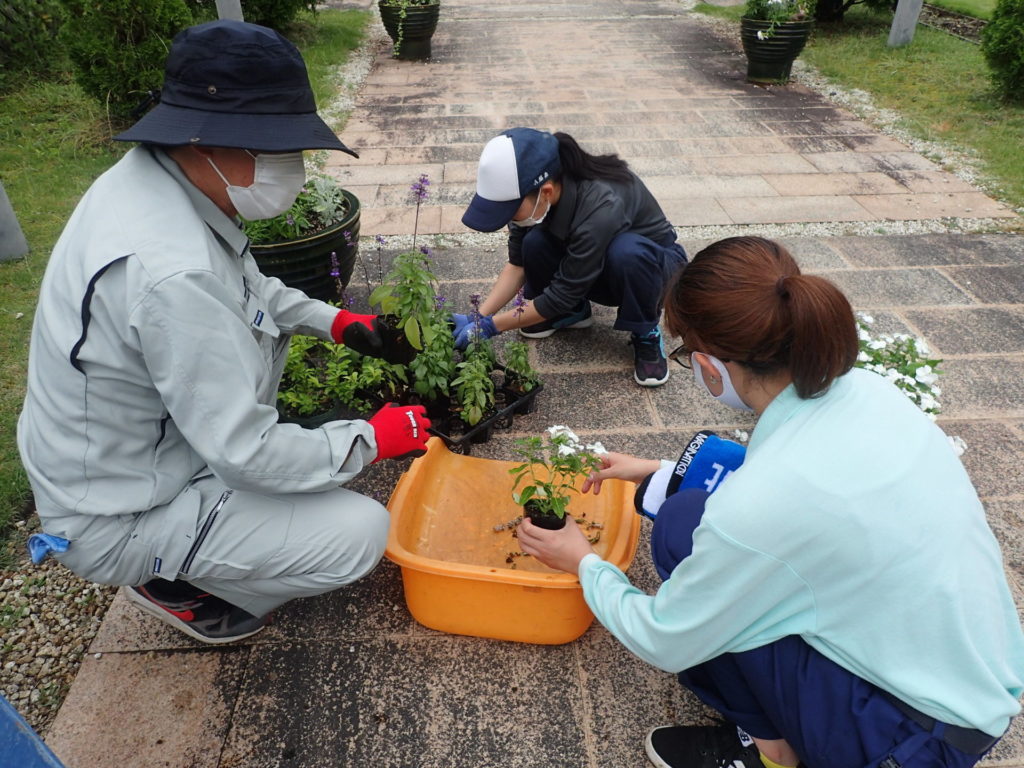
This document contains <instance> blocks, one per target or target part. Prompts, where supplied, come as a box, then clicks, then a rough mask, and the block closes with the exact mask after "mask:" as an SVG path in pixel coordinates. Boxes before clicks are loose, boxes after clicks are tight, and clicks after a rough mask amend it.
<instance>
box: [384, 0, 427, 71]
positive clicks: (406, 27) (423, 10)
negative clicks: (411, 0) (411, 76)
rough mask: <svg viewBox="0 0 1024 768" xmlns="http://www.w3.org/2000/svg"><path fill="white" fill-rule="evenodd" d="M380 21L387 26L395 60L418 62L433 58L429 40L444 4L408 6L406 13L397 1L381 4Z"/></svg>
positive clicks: (392, 0) (385, 0) (387, 0)
mask: <svg viewBox="0 0 1024 768" xmlns="http://www.w3.org/2000/svg"><path fill="white" fill-rule="evenodd" d="M377 7H378V8H380V20H381V21H382V22H384V29H386V30H387V33H388V35H389V36H390V37H391V40H392V42H393V43H394V44H395V51H394V52H395V58H397V59H404V60H417V59H429V58H430V38H431V37H433V35H434V30H435V29H437V19H438V16H439V15H440V13H441V3H440V2H436V3H434V4H433V5H407V6H406V7H405V9H404V16H403V9H402V7H401V5H399V4H398V2H395V0H391V2H389V0H378V3H377Z"/></svg>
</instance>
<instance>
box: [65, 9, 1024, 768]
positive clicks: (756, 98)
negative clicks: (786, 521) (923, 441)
mask: <svg viewBox="0 0 1024 768" xmlns="http://www.w3.org/2000/svg"><path fill="white" fill-rule="evenodd" d="M434 53H435V59H434V60H433V61H431V62H430V63H428V64H423V63H410V62H397V61H393V60H391V59H389V58H388V56H387V50H386V48H385V47H384V46H382V47H381V50H380V53H379V55H378V57H377V59H376V62H375V65H374V68H373V70H372V71H371V73H370V75H369V77H368V79H367V81H366V82H365V84H364V85H363V88H362V90H361V92H360V95H359V97H358V100H357V105H356V108H355V111H354V113H353V115H352V117H351V119H350V120H349V122H348V124H347V126H346V128H345V130H344V132H343V134H342V136H343V138H344V140H345V141H346V143H348V144H350V145H351V146H353V147H354V148H356V149H358V150H360V152H361V154H362V158H361V160H359V161H357V162H349V159H348V158H347V157H346V158H342V157H338V158H337V162H338V163H339V165H338V166H337V167H335V168H334V169H333V170H334V172H335V173H336V174H338V175H339V176H340V177H341V178H343V179H344V180H345V183H346V185H347V186H348V187H350V188H351V189H353V190H354V191H356V193H357V194H358V196H359V197H360V199H361V200H362V203H363V206H364V210H363V218H362V233H363V235H364V236H366V235H373V234H376V233H381V234H409V233H411V231H412V222H413V209H412V207H411V206H410V204H409V202H408V186H409V184H411V183H412V182H413V181H414V180H415V179H416V178H417V177H418V176H419V175H420V174H421V173H427V174H428V175H429V176H430V178H431V180H432V182H433V185H434V186H433V187H432V190H433V194H432V198H431V200H430V202H429V203H428V205H427V206H426V207H425V208H424V209H423V210H422V211H421V212H420V222H419V231H420V233H421V234H438V235H440V234H443V233H459V232H463V231H464V230H463V228H462V227H461V225H460V224H459V217H460V215H461V213H462V210H463V207H464V205H465V204H466V202H468V200H469V197H470V196H471V194H472V190H473V177H474V168H475V161H476V159H477V157H478V155H479V152H480V149H481V147H482V146H483V144H484V143H485V142H486V141H487V139H489V138H490V137H491V136H493V135H494V134H495V133H496V132H497V131H499V130H501V129H502V128H505V127H510V126H514V125H531V126H536V127H542V128H548V129H556V130H565V131H567V132H569V133H572V134H573V135H575V136H576V137H577V138H578V139H579V140H580V141H581V142H582V143H583V144H584V146H585V147H586V148H587V149H589V150H591V151H596V152H603V151H614V152H619V153H621V154H622V156H623V157H625V158H626V159H627V160H629V161H630V162H631V164H632V165H633V167H634V168H635V169H636V170H637V171H638V172H639V173H640V174H641V175H642V176H643V177H644V178H645V179H647V181H648V182H649V185H650V187H651V188H652V190H654V192H655V194H656V195H657V196H658V198H659V200H661V201H662V202H663V204H664V207H665V209H666V212H667V213H668V215H669V217H670V219H671V220H672V221H673V222H674V223H675V224H676V225H678V226H680V227H681V230H680V231H681V236H682V239H683V242H684V244H685V245H686V247H687V249H688V250H691V251H693V250H695V249H696V248H698V247H699V246H700V245H701V242H699V241H698V239H697V238H696V237H695V236H694V235H693V233H692V230H688V229H687V227H690V226H698V225H700V226H703V225H708V224H719V225H723V226H725V227H726V228H727V229H728V228H729V227H736V228H739V227H740V226H742V225H749V224H762V223H782V222H837V221H842V222H878V226H879V227H881V228H883V230H884V227H886V226H888V225H889V223H890V222H892V221H894V220H930V219H938V218H944V217H961V218H967V219H969V218H972V217H974V218H989V217H999V218H1007V219H1009V217H1011V216H1012V214H1011V212H1010V211H1008V210H1007V209H1006V208H1005V207H1003V206H1001V205H999V204H997V203H996V202H994V201H992V200H990V199H989V198H987V197H985V196H984V195H983V194H981V193H979V192H977V191H975V190H973V189H972V188H971V187H970V186H969V185H967V184H965V183H963V182H961V181H960V180H958V179H957V178H956V177H954V176H952V175H950V174H948V173H945V172H943V171H942V170H941V169H939V168H938V167H936V166H935V165H934V164H932V163H931V162H929V161H928V160H926V159H924V158H923V157H921V156H920V155H918V154H915V153H914V152H911V151H909V150H908V148H907V147H905V146H903V145H901V144H899V143H898V142H896V141H893V140H892V139H889V138H887V137H885V136H882V135H879V134H878V133H877V132H875V131H873V130H872V129H871V128H870V127H869V126H868V125H866V124H864V123H862V122H860V121H858V120H856V119H855V118H854V117H853V116H852V115H850V114H848V113H846V112H844V111H843V110H841V109H837V108H836V107H834V106H832V105H830V104H829V103H828V102H826V101H824V100H823V99H821V98H820V97H818V96H816V95H814V94H812V93H809V92H807V91H804V90H802V89H800V88H798V87H795V86H794V87H789V88H773V89H769V90H766V89H759V88H754V87H752V86H749V85H747V84H746V83H745V82H744V81H743V66H744V65H743V58H742V55H740V54H738V53H737V52H736V50H735V47H734V46H733V44H732V43H731V42H728V41H723V40H720V39H718V38H716V37H715V36H714V35H712V34H710V33H709V32H708V30H707V29H706V28H705V27H703V26H701V25H700V24H699V23H698V22H697V21H695V19H694V18H693V17H692V16H690V15H688V14H687V13H686V12H685V11H683V10H682V9H681V6H680V5H678V4H677V3H675V2H671V1H670V0H561V1H560V0H547V1H546V2H543V3H541V2H515V3H506V4H494V3H488V2H482V0H443V8H442V19H441V24H440V26H439V29H438V32H437V35H436V36H435V38H434ZM433 242H434V243H435V245H438V246H439V247H438V249H437V269H438V271H439V273H440V274H441V275H442V276H443V279H444V283H445V284H444V290H445V292H446V294H447V295H448V296H449V297H450V298H451V299H452V300H453V301H456V302H460V303H465V298H466V297H467V296H468V295H469V294H470V293H473V292H477V291H480V290H482V289H484V288H485V287H486V286H487V284H488V281H489V279H491V278H492V277H493V275H494V274H495V273H496V272H497V270H498V268H499V267H500V265H501V263H502V262H503V260H504V254H503V253H502V248H501V247H500V240H499V239H495V240H494V241H493V242H490V243H489V244H485V245H480V244H479V241H473V240H472V239H465V240H463V241H460V240H459V238H455V237H451V238H447V239H445V238H436V239H434V240H433ZM460 242H461V243H462V244H460ZM445 243H447V244H448V247H444V246H445ZM466 243H474V244H469V245H467V244H466ZM787 244H788V245H789V246H790V247H791V249H792V250H793V252H794V254H795V255H796V256H797V258H798V260H799V261H800V262H801V264H802V265H803V266H804V267H805V268H806V269H807V270H809V271H813V272H817V273H820V274H823V275H826V276H828V277H829V278H830V279H832V280H834V281H835V282H836V283H837V284H839V285H840V287H841V288H843V290H844V291H846V292H847V295H848V296H849V297H850V298H851V300H852V302H853V303H854V305H855V307H856V308H857V309H861V310H867V311H870V312H871V313H872V314H873V315H875V316H876V318H877V320H878V324H879V325H880V326H881V327H882V328H885V329H891V330H904V331H908V332H911V333H914V334H917V335H920V336H923V337H924V338H925V339H926V340H927V341H928V342H929V344H930V345H931V347H932V348H933V349H934V350H936V352H937V353H938V355H940V356H941V357H943V358H944V359H945V363H944V365H943V369H944V370H945V376H944V377H943V379H942V380H941V382H940V383H941V385H942V388H943V395H942V402H943V404H944V414H943V416H942V418H941V420H940V423H941V424H942V426H943V428H944V429H945V430H946V431H947V432H948V433H949V434H953V435H960V436H961V437H963V438H964V439H965V440H966V442H967V443H968V445H969V450H968V452H967V453H966V454H965V455H964V457H963V458H964V463H965V464H966V466H967V468H968V470H969V471H970V473H971V476H972V478H973V480H974V482H975V484H976V485H977V487H978V489H979V491H980V493H981V495H982V497H983V499H984V501H985V504H986V508H987V510H988V512H989V514H990V518H991V521H992V525H993V528H994V529H995V531H996V533H997V535H998V536H999V538H1000V541H1001V542H1002V544H1003V547H1004V551H1005V555H1006V560H1007V564H1008V568H1009V571H1010V579H1011V583H1012V585H1013V587H1014V590H1015V593H1016V595H1017V596H1018V603H1019V604H1020V605H1022V606H1024V591H1022V589H1024V536H1022V533H1021V526H1022V524H1024V520H1022V515H1024V495H1022V492H1021V486H1020V471H1019V466H1020V462H1021V459H1022V457H1024V384H1022V383H1021V382H1022V381H1024V289H1022V287H1021V286H1024V239H1022V238H1021V237H1020V236H1019V235H1007V234H988V235H963V234H941V235H914V236H884V235H879V236H856V237H853V236H851V237H817V238H816V237H800V236H797V237H792V238H788V239H787ZM611 321H612V316H611V314H610V313H609V312H608V311H599V312H598V322H597V323H596V324H595V326H594V327H592V328H590V329H588V330H586V331H577V332H572V333H565V334H562V335H556V336H554V337H552V338H550V339H547V340H543V341H540V342H536V343H533V344H532V346H531V353H532V354H533V355H534V360H535V363H536V364H537V366H538V367H539V368H540V370H541V371H542V372H543V375H544V381H545V389H544V391H543V392H542V393H541V396H540V398H539V409H538V411H537V412H536V413H534V414H532V415H530V416H526V417H522V418H517V420H516V422H515V425H514V428H513V432H511V433H503V434H501V435H500V436H499V437H497V438H496V439H494V440H492V441H491V442H490V443H488V444H487V445H485V446H482V447H481V449H480V450H478V451H475V453H477V454H479V455H484V456H492V457H498V458H507V457H508V456H509V446H510V443H511V440H512V439H513V438H514V437H516V436H517V435H523V434H535V433H538V432H540V431H541V430H542V429H544V428H545V427H546V426H548V425H550V424H554V423H561V424H569V425H571V426H573V427H575V428H577V429H578V430H579V431H580V432H581V433H582V434H585V435H586V436H587V437H590V438H596V439H600V440H602V441H604V443H605V445H606V446H608V447H609V448H611V449H613V450H622V451H626V452H635V453H640V454H643V455H648V456H665V457H669V456H673V455H675V454H676V452H678V449H679V445H680V444H681V442H682V441H683V440H685V439H686V438H687V437H688V436H689V435H691V434H692V433H693V432H694V431H696V430H697V429H700V428H703V427H711V428H713V429H716V430H718V431H719V432H720V433H728V432H731V431H732V430H733V429H736V428H741V427H742V428H749V426H750V423H751V422H749V421H747V420H744V419H743V418H742V417H740V416H738V415H737V412H735V411H730V410H729V409H727V408H724V407H722V406H718V405H717V404H715V403H714V402H713V401H711V400H710V399H709V398H707V397H706V396H705V395H702V394H701V393H700V392H698V391H697V390H696V388H695V386H694V385H693V383H692V381H691V380H689V379H688V378H687V377H686V376H683V375H676V376H674V377H673V378H672V379H671V380H670V381H669V383H668V384H667V385H666V386H664V387H662V388H660V389H657V390H653V391H648V390H640V389H639V388H637V387H636V386H635V385H634V384H633V383H632V380H631V376H630V366H631V356H630V350H629V348H628V347H627V346H626V345H625V343H624V341H625V339H624V338H623V336H622V334H619V333H617V332H615V331H613V330H612V328H611ZM402 469H403V466H402V465H399V464H395V463H385V465H384V466H380V467H374V468H373V471H372V472H370V473H368V474H367V475H366V476H365V477H363V478H360V479H359V481H358V482H357V483H355V484H354V486H353V487H355V488H356V489H357V490H361V491H364V492H366V493H371V494H378V495H381V496H382V497H384V496H386V495H387V494H388V493H389V492H390V489H391V488H392V487H393V484H394V482H395V480H396V478H397V476H398V474H399V473H400V471H401V470H402ZM647 532H648V530H647V529H646V528H645V529H644V530H643V531H642V532H641V547H640V549H639V552H638V555H637V558H636V560H635V562H634V564H633V566H632V569H631V575H632V577H633V579H634V581H635V582H636V583H637V584H638V585H640V586H641V587H642V588H645V589H648V590H653V589H654V588H656V584H657V578H656V576H655V574H654V572H653V569H652V566H651V564H650V558H649V556H648V555H647V553H646V550H645V547H644V542H645V540H646V534H647ZM708 714H709V713H708V712H707V711H706V710H704V709H703V708H702V707H701V706H700V705H699V704H698V703H697V702H695V701H694V700H693V699H692V698H691V697H690V696H688V695H687V694H685V693H684V692H683V691H682V690H681V689H680V687H679V686H678V685H677V684H676V683H675V681H674V679H673V678H672V676H670V675H667V674H664V673H662V672H660V671H658V670H655V669H653V668H651V667H649V666H647V665H645V664H643V663H641V662H640V661H638V660H637V659H635V658H633V657H632V656H631V655H630V654H628V653H627V652H625V651H624V650H623V649H622V648H621V647H620V646H619V645H618V644H617V643H616V642H615V641H614V640H613V639H612V638H611V637H610V636H609V635H608V633H607V632H605V631H604V630H603V628H601V627H600V626H594V627H592V628H591V629H590V630H589V631H588V632H587V633H586V634H585V635H584V636H583V637H582V638H581V639H580V640H579V641H576V642H574V643H572V644H568V645H564V646H529V645H522V644H515V643H504V642H497V641H490V640H482V639H476V638H469V637H459V636H452V635H445V634H440V633H437V632H433V631H431V630H428V629H425V628H423V627H421V626H420V625H418V624H417V623H416V622H415V621H414V620H413V619H412V618H411V617H410V615H409V614H408V612H407V611H406V608H405V604H404V599H403V594H402V585H401V580H400V576H399V572H398V569H397V567H395V566H394V565H392V564H391V563H388V562H384V563H382V564H381V566H380V567H379V568H378V569H377V570H376V571H375V572H374V574H373V575H372V576H371V577H369V578H367V579H366V580H364V581H363V582H361V583H359V584H357V585H355V586H353V587H352V588H350V589H347V590H343V591H340V592H337V593H334V594H331V595H327V596H324V597H321V598H317V599H311V600H302V601H296V602H295V603H293V604H290V605H288V606H287V607H285V608H284V609H282V610H281V611H280V612H279V615H278V620H277V622H276V623H275V624H274V625H273V626H271V627H270V628H268V629H267V630H266V631H264V632H263V633H261V634H260V635H257V636H256V637H255V638H253V639H252V641H251V642H246V643H241V644H238V645H235V646H232V647H228V648H220V649H210V648H208V647H203V646H199V645H198V644H197V643H193V642H191V641H189V640H188V639H187V638H185V637H184V636H181V635H179V634H177V633H175V632H173V631H171V630H169V629H166V628H165V627H164V626H163V625H162V624H160V623H159V622H157V621H155V620H151V619H149V618H148V617H145V616H143V615H141V614H140V613H139V612H138V611H136V610H135V609H134V608H132V607H131V606H129V605H127V604H126V603H125V602H124V601H123V600H122V599H121V598H118V600H116V601H115V603H114V604H113V606H112V607H111V609H110V612H109V613H108V615H107V618H106V619H105V621H104V623H103V627H102V629H101V631H100V633H99V635H98V636H97V638H96V640H95V642H94V643H93V646H92V648H91V649H90V655H89V656H87V657H86V659H85V661H84V663H83V664H82V668H81V671H80V673H79V676H78V678H77V680H76V682H75V684H74V686H73V687H72V689H71V692H70V694H69V696H68V697H67V700H66V702H65V704H64V707H63V708H62V710H61V712H60V714H59V715H58V718H57V720H56V722H55V723H54V725H53V727H52V728H51V729H50V732H49V734H48V739H47V740H48V742H49V744H50V745H51V747H52V748H53V749H54V750H55V751H56V753H57V754H58V755H59V756H60V757H61V758H62V759H63V760H64V761H65V762H66V764H67V765H68V766H69V768H94V767H95V766H110V765H120V766H125V767H126V768H130V767H133V766H162V767H164V768H186V767H188V768H214V767H215V766H219V767H220V768H255V767H257V766H259V767H263V766H266V767H268V768H269V767H271V766H286V767H287V768H300V767H301V768H314V767H316V768H320V767H327V766H352V767H355V768H363V767H364V766H365V767H369V766H374V767H376V766H382V767H385V766H386V767H388V768H391V767H398V766H402V767H405V766H410V767H411V766H417V767H424V768H425V767H427V766H436V767H437V768H457V767H462V766H465V767H466V768H470V767H474V768H475V767H478V766H509V768H511V767H512V766H588V767H590V768H597V767H598V766H602V767H604V766H607V767H608V768H622V767H627V768H629V767H632V766H638V767H639V766H644V765H646V760H645V758H644V755H643V749H642V746H641V739H642V737H643V734H644V733H645V731H646V729H647V728H648V727H650V726H652V725H656V724H661V723H668V722H681V723H682V722H688V723H697V722H703V721H704V720H705V719H706V718H707V717H708ZM983 765H986V766H1014V767H1017V768H1021V767H1022V766H1024V729H1022V727H1021V726H1020V725H1016V726H1015V727H1014V728H1013V730H1012V732H1011V734H1010V735H1009V736H1008V737H1007V738H1005V739H1004V740H1003V742H1002V743H1001V744H1000V746H999V747H998V748H997V749H996V750H995V751H994V752H993V753H992V754H991V755H990V756H989V758H988V759H987V760H986V761H985V762H984V763H983Z"/></svg>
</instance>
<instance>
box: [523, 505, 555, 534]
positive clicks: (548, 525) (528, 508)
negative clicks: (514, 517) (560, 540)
mask: <svg viewBox="0 0 1024 768" xmlns="http://www.w3.org/2000/svg"><path fill="white" fill-rule="evenodd" d="M523 515H524V516H525V517H528V518H530V522H531V523H533V524H534V525H536V526H537V527H538V528H545V529H547V530H549V531H560V530H562V529H563V528H565V517H559V516H558V515H556V514H554V513H552V512H545V511H544V510H541V509H538V508H537V503H536V502H535V501H533V499H531V500H530V501H528V502H526V503H525V504H524V505H523Z"/></svg>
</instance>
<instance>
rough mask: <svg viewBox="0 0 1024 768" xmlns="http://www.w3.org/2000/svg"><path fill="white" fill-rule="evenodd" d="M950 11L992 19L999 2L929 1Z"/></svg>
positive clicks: (992, 0)
mask: <svg viewBox="0 0 1024 768" xmlns="http://www.w3.org/2000/svg"><path fill="white" fill-rule="evenodd" d="M928 1H929V2H930V3H931V4H932V5H938V6H940V7H942V8H945V9H946V10H949V11H956V12H957V13H963V14H966V15H967V16H975V17H977V18H979V19H991V18H992V11H994V10H995V9H996V1H997V0H928Z"/></svg>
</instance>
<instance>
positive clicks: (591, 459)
mask: <svg viewBox="0 0 1024 768" xmlns="http://www.w3.org/2000/svg"><path fill="white" fill-rule="evenodd" d="M513 451H514V452H515V454H516V455H517V456H518V457H519V458H520V459H522V460H523V463H521V464H517V465H516V466H514V467H512V469H510V470H509V474H510V475H512V479H513V484H512V499H513V501H515V503H516V504H519V505H521V506H526V504H527V502H530V503H531V504H532V506H533V507H534V508H536V509H538V511H540V512H543V513H547V514H552V515H554V516H555V517H558V518H563V517H565V510H566V508H567V507H568V506H569V500H570V498H571V496H572V494H574V493H579V488H578V485H579V484H580V481H581V480H582V479H583V478H585V477H586V476H587V475H589V474H590V473H591V472H594V471H595V470H597V469H600V467H601V459H600V455H599V454H601V453H604V452H605V450H604V446H602V445H601V444H600V443H594V444H592V445H584V444H583V443H582V442H581V441H580V439H579V438H578V437H577V436H576V434H575V433H574V432H573V431H572V430H571V429H569V428H568V427H564V426H554V427H548V430H547V433H546V434H545V435H544V436H542V437H524V438H520V439H519V440H516V442H515V445H514V447H513ZM520 485H522V490H521V491H519V492H518V493H517V492H516V489H517V488H519V486H520Z"/></svg>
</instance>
